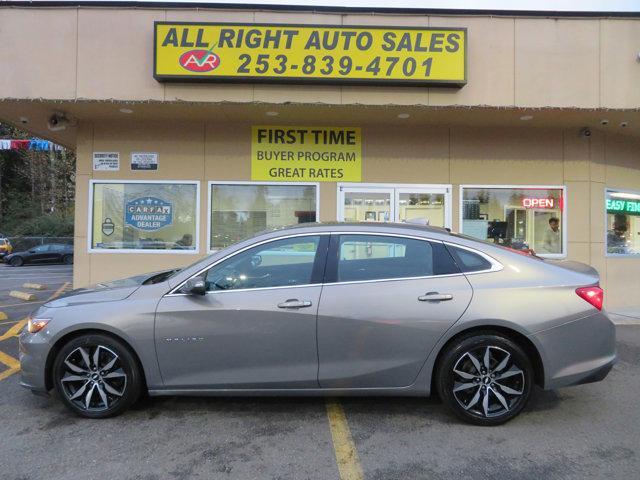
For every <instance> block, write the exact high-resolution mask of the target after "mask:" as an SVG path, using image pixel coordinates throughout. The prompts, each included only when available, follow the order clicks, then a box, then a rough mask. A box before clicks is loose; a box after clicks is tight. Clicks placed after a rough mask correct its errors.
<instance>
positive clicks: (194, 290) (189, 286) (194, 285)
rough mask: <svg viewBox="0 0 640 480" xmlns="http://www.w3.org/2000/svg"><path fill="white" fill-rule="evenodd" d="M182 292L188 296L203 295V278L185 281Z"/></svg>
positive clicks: (204, 288) (205, 288)
mask: <svg viewBox="0 0 640 480" xmlns="http://www.w3.org/2000/svg"><path fill="white" fill-rule="evenodd" d="M182 290H183V291H184V292H185V293H188V294H190V295H204V294H205V293H207V285H206V283H205V282H204V279H203V278H200V277H194V278H190V279H189V280H187V283H185V284H184V287H183V289H182Z"/></svg>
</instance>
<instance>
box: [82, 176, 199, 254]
mask: <svg viewBox="0 0 640 480" xmlns="http://www.w3.org/2000/svg"><path fill="white" fill-rule="evenodd" d="M92 192H93V194H92V204H91V209H92V210H91V212H92V223H93V224H92V230H91V232H92V234H91V248H92V249H97V250H163V251H166V250H171V251H172V252H176V253H181V252H196V251H197V250H198V245H197V240H198V208H197V207H198V193H199V192H198V184H197V182H184V183H160V182H158V183H155V182H103V181H96V182H92Z"/></svg>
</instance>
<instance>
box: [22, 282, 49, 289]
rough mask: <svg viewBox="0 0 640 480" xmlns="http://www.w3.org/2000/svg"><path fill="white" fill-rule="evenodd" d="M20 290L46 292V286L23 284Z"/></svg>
mask: <svg viewBox="0 0 640 480" xmlns="http://www.w3.org/2000/svg"><path fill="white" fill-rule="evenodd" d="M22 288H30V289H31V290H46V289H47V286H46V285H43V284H42V283H23V284H22Z"/></svg>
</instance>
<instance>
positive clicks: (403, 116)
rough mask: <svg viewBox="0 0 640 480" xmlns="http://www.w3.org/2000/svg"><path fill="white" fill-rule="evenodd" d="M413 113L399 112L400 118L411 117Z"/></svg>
mask: <svg viewBox="0 0 640 480" xmlns="http://www.w3.org/2000/svg"><path fill="white" fill-rule="evenodd" d="M410 116H411V115H409V114H408V113H399V114H398V118H409V117H410Z"/></svg>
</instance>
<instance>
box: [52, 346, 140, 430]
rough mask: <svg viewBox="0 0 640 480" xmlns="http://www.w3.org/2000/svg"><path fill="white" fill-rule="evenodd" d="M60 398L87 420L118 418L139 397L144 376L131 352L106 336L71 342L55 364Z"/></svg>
mask: <svg viewBox="0 0 640 480" xmlns="http://www.w3.org/2000/svg"><path fill="white" fill-rule="evenodd" d="M53 376H54V384H55V388H56V391H57V392H58V395H59V396H60V398H61V399H62V401H63V402H64V403H65V405H66V406H67V407H68V408H70V409H71V410H72V411H73V412H75V413H77V414H78V415H80V416H83V417H87V418H107V417H113V416H115V415H119V414H120V413H122V412H123V411H124V410H126V409H127V408H129V407H130V406H131V405H133V403H134V402H135V401H136V400H137V399H138V397H139V396H140V391H141V389H142V376H141V373H140V368H139V367H138V363H137V361H136V360H135V358H134V357H133V355H132V354H131V352H130V351H129V349H128V348H127V347H126V346H125V345H123V344H122V343H121V342H119V341H118V340H116V339H114V338H112V337H109V336H107V335H100V334H89V335H83V336H81V337H77V338H74V339H72V340H71V341H69V342H68V343H67V344H66V345H64V347H62V349H61V350H60V351H59V352H58V355H57V356H56V358H55V361H54V364H53Z"/></svg>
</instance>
